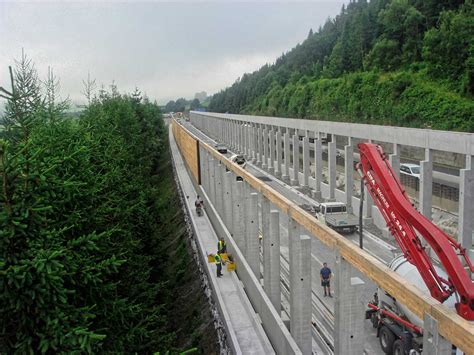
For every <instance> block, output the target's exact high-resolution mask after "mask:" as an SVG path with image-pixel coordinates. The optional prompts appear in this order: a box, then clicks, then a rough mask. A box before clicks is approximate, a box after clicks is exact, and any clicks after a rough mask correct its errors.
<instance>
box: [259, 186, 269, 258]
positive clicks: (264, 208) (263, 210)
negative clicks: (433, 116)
mask: <svg viewBox="0 0 474 355" xmlns="http://www.w3.org/2000/svg"><path fill="white" fill-rule="evenodd" d="M260 214H261V216H262V226H261V227H262V230H261V232H262V237H263V239H262V243H263V259H264V260H265V258H266V256H265V253H266V251H265V249H266V250H267V251H268V250H269V249H268V248H265V243H266V242H268V241H269V240H270V201H269V200H268V199H267V198H266V197H265V196H263V195H260Z"/></svg>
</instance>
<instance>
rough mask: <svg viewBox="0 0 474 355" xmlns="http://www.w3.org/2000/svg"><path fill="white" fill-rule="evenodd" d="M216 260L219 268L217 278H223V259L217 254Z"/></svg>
mask: <svg viewBox="0 0 474 355" xmlns="http://www.w3.org/2000/svg"><path fill="white" fill-rule="evenodd" d="M214 260H215V263H216V267H217V277H221V276H222V259H221V256H220V255H219V252H217V254H216V255H214Z"/></svg>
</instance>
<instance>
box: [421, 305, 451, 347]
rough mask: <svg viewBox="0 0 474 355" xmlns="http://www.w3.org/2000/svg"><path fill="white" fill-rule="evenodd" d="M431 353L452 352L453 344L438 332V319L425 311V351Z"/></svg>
mask: <svg viewBox="0 0 474 355" xmlns="http://www.w3.org/2000/svg"><path fill="white" fill-rule="evenodd" d="M425 352H426V354H430V355H450V354H452V349H451V344H450V343H449V342H448V341H447V340H446V339H444V338H443V337H442V336H441V335H440V334H439V333H438V321H437V320H436V319H434V318H432V317H431V316H430V315H429V314H427V313H425V317H424V321H423V353H425Z"/></svg>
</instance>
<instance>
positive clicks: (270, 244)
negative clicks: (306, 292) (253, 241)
mask: <svg viewBox="0 0 474 355" xmlns="http://www.w3.org/2000/svg"><path fill="white" fill-rule="evenodd" d="M269 227H270V228H269V234H268V236H266V238H265V237H264V239H263V250H264V253H263V255H264V257H263V288H264V289H265V293H266V294H267V296H268V298H269V299H270V301H271V302H272V304H273V307H275V310H276V311H277V313H278V314H280V313H281V288H280V212H278V211H276V210H272V211H270V226H269Z"/></svg>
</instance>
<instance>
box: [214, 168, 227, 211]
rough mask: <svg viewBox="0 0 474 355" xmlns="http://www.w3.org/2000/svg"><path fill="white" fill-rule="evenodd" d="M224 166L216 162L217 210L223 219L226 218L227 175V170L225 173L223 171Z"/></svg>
mask: <svg viewBox="0 0 474 355" xmlns="http://www.w3.org/2000/svg"><path fill="white" fill-rule="evenodd" d="M223 166H224V165H223V164H222V163H221V162H220V161H219V160H215V167H214V170H215V177H216V179H215V180H216V209H217V212H218V213H219V215H220V216H221V218H224V216H223V210H224V186H223V174H225V169H224V171H223V170H222V167H223Z"/></svg>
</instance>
